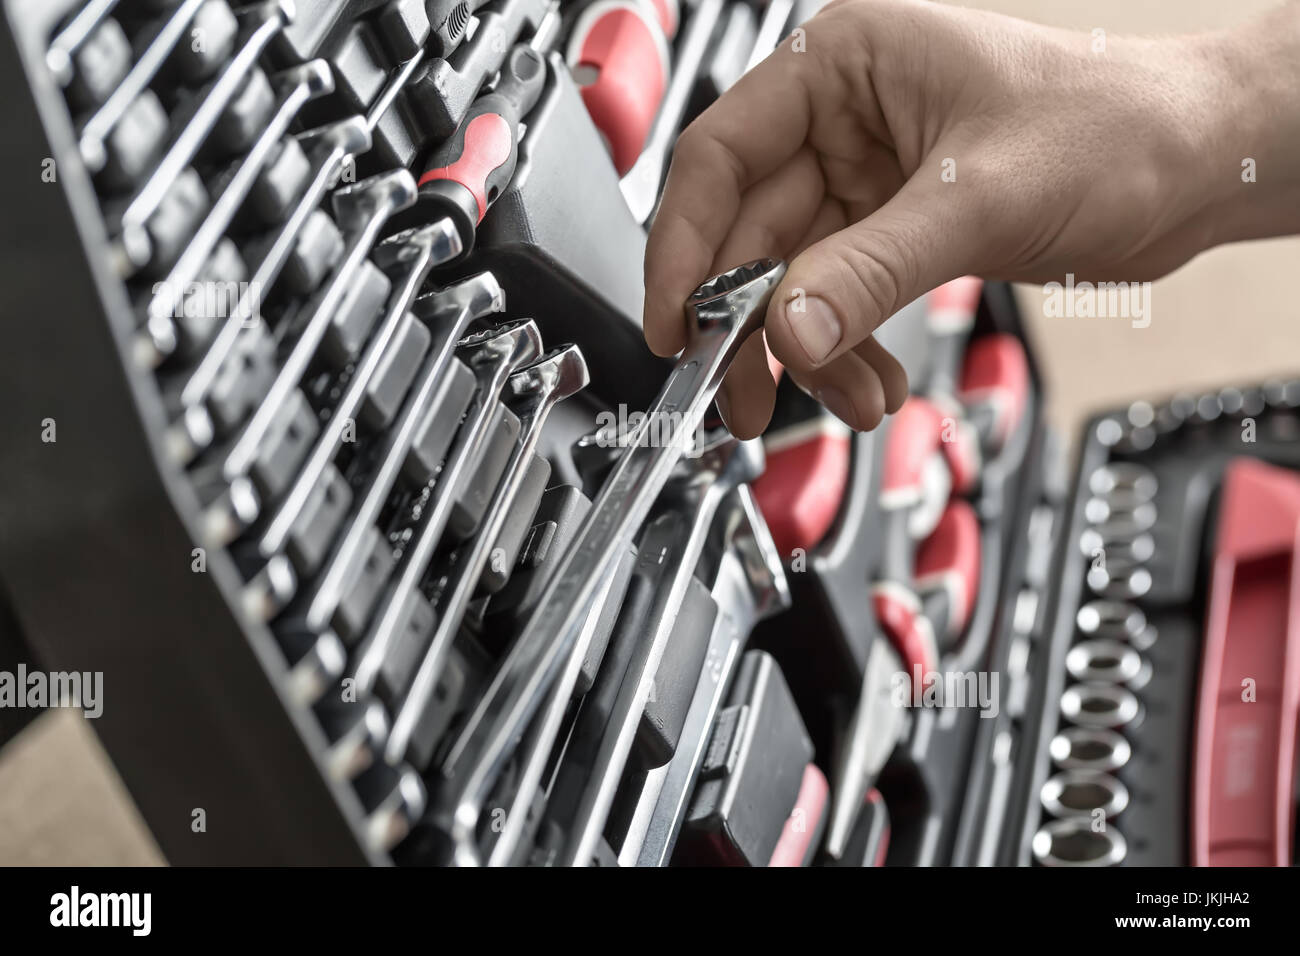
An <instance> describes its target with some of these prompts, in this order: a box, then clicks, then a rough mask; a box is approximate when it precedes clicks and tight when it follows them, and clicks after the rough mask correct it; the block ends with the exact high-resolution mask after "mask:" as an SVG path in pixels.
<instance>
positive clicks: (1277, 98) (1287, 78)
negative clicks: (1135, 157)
mask: <svg viewBox="0 0 1300 956" xmlns="http://www.w3.org/2000/svg"><path fill="white" fill-rule="evenodd" d="M1189 45H1190V48H1191V49H1192V51H1193V53H1194V55H1195V56H1197V57H1199V58H1201V59H1202V60H1203V62H1204V64H1205V69H1206V71H1207V73H1208V74H1209V75H1210V76H1212V77H1214V78H1215V79H1214V87H1213V89H1215V90H1217V93H1216V94H1215V95H1216V97H1217V100H1218V101H1217V102H1211V103H1207V104H1206V109H1207V110H1214V111H1215V112H1216V113H1217V115H1218V118H1219V125H1218V133H1217V136H1216V138H1215V141H1214V142H1212V143H1211V144H1210V147H1209V150H1208V153H1207V156H1206V157H1205V161H1204V162H1203V164H1202V168H1203V173H1204V177H1205V178H1204V181H1203V188H1204V189H1205V190H1206V195H1207V196H1208V197H1211V198H1210V201H1209V203H1208V205H1207V211H1206V217H1207V220H1208V222H1209V230H1208V231H1209V233H1210V235H1211V237H1212V241H1211V243H1210V244H1211V245H1217V244H1218V243H1223V242H1233V241H1236V240H1241V239H1259V238H1264V237H1268V236H1279V235H1288V234H1293V233H1296V232H1300V3H1295V2H1290V3H1286V4H1284V5H1283V6H1281V7H1279V8H1278V9H1276V10H1273V11H1270V12H1269V13H1268V14H1266V15H1265V16H1263V17H1260V18H1258V19H1256V20H1254V21H1252V22H1250V23H1248V24H1246V25H1244V26H1242V27H1239V28H1237V29H1234V30H1230V31H1224V32H1220V33H1212V34H1204V35H1201V36H1197V37H1192V38H1189Z"/></svg>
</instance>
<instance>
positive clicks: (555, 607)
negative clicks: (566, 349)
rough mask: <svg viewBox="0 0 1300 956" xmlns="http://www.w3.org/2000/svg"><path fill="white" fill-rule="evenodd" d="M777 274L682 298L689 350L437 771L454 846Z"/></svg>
mask: <svg viewBox="0 0 1300 956" xmlns="http://www.w3.org/2000/svg"><path fill="white" fill-rule="evenodd" d="M784 275H785V263H783V262H780V261H778V260H775V259H759V260H756V261H754V262H751V263H747V264H746V265H743V266H739V267H737V268H735V269H732V270H731V271H729V272H725V273H723V274H722V275H719V276H715V277H714V278H712V279H710V280H708V281H707V282H705V283H704V284H703V285H701V286H700V287H699V288H698V289H696V290H695V291H694V292H693V293H691V295H690V297H689V298H688V299H687V300H686V304H685V310H686V314H687V317H688V320H689V323H690V339H689V342H688V344H687V346H686V349H685V350H684V351H683V352H682V355H681V357H680V358H679V359H678V362H677V365H676V366H675V367H674V369H673V371H672V373H671V374H670V375H669V377H668V381H667V382H666V383H665V384H664V387H663V388H662V389H661V390H660V392H659V395H658V397H657V398H656V399H655V402H654V404H653V405H652V406H651V408H650V410H649V411H648V412H647V414H646V416H645V417H644V419H643V420H642V421H641V424H640V426H639V427H638V429H637V431H636V433H635V435H634V436H633V439H632V441H631V442H630V447H629V448H628V449H627V451H626V452H625V453H624V454H623V456H622V457H621V458H620V459H619V461H618V464H616V465H615V466H614V469H613V471H611V472H610V475H609V478H608V479H607V480H606V481H605V483H604V485H603V486H602V488H601V490H600V493H599V494H598V495H597V496H596V500H595V501H594V502H593V503H592V507H591V511H590V512H588V514H587V517H586V519H585V520H584V521H583V523H582V527H581V528H580V529H579V530H578V534H577V537H576V538H575V539H574V541H573V543H572V544H571V546H570V548H569V550H568V551H567V552H566V553H565V555H564V557H563V559H562V560H561V562H560V564H559V566H558V567H557V568H556V571H555V574H554V576H553V577H552V578H551V580H550V582H549V583H548V584H547V586H546V589H545V590H544V591H543V593H542V596H541V599H540V600H539V601H538V604H537V608H536V609H535V610H534V611H533V614H532V616H531V618H530V619H529V621H528V624H527V625H526V626H525V628H524V631H523V633H522V634H521V636H520V639H519V640H517V641H516V642H515V644H514V646H513V647H512V648H511V650H510V652H509V654H508V655H507V656H506V659H505V660H504V661H503V662H502V663H501V666H500V668H499V669H498V671H497V674H496V676H495V677H494V678H493V680H492V683H491V685H489V687H488V688H487V691H486V692H485V693H484V695H483V698H482V699H481V700H480V702H479V704H478V706H477V707H476V708H475V710H474V711H473V713H471V714H470V716H469V719H468V721H467V722H466V725H465V729H464V732H463V734H462V736H461V737H460V739H459V740H458V741H457V745H456V746H455V747H454V748H453V749H452V750H451V751H450V752H449V753H448V755H447V759H446V761H445V762H444V764H443V772H444V774H446V776H447V777H448V778H449V786H447V787H446V788H445V792H444V794H443V798H442V801H441V802H440V805H439V810H438V811H437V812H438V813H439V814H440V815H441V816H442V819H441V821H440V822H441V823H442V824H443V825H445V826H446V827H448V829H449V830H450V831H452V835H453V839H454V842H455V843H457V844H458V845H462V846H468V845H471V844H472V842H473V827H474V825H475V822H476V821H477V820H478V817H479V813H480V811H481V808H482V806H483V802H484V801H485V800H486V799H487V797H488V796H489V794H490V791H491V788H492V784H493V781H494V780H495V779H496V777H497V776H498V775H499V774H500V772H501V770H502V768H503V767H504V766H505V763H506V761H507V759H508V758H509V755H510V750H511V748H512V747H513V745H514V743H515V742H516V741H518V740H519V739H520V738H521V737H522V736H523V734H524V731H525V730H526V729H527V727H528V725H529V723H530V722H531V721H532V719H533V717H534V716H535V715H536V713H537V711H538V709H539V708H540V707H541V705H542V702H543V701H544V700H545V697H546V690H547V688H548V687H549V686H550V685H551V683H552V681H554V680H555V678H556V676H557V675H558V673H559V671H560V668H561V667H562V666H563V663H564V661H565V660H566V659H567V658H568V655H569V653H570V652H571V651H572V649H573V645H574V644H575V643H576V642H577V640H578V636H579V633H580V631H581V626H582V622H583V620H584V619H585V618H586V616H587V614H588V612H589V609H590V606H591V604H592V602H593V600H594V599H595V598H596V595H597V591H598V590H599V589H600V586H601V584H602V579H603V577H604V574H605V571H606V569H608V568H609V567H611V566H612V565H613V562H615V561H617V560H619V559H620V558H621V557H622V555H623V552H624V551H626V550H627V548H628V547H629V546H630V545H631V543H632V536H633V535H634V534H635V532H636V530H637V528H639V527H640V526H641V524H642V522H644V521H645V519H646V516H647V515H648V514H649V512H650V508H651V506H652V505H653V504H654V502H655V499H656V498H657V497H658V496H659V492H660V491H661V490H662V488H663V486H664V484H665V482H666V481H667V480H668V477H669V475H670V474H671V473H672V471H673V468H674V466H675V465H676V464H677V460H678V459H679V458H680V457H681V455H682V453H683V451H684V450H685V448H686V445H687V442H688V441H689V440H690V439H691V436H692V435H693V434H694V433H695V432H696V430H697V429H698V428H699V426H700V423H701V422H702V421H703V419H704V414H705V412H706V411H707V410H708V407H709V404H710V403H711V402H712V401H713V396H714V395H715V394H716V393H717V390H718V388H719V386H720V385H721V384H722V379H723V376H725V375H726V373H727V369H728V368H730V366H731V363H732V361H733V360H734V359H735V357H736V354H737V353H738V352H739V351H740V347H741V346H742V345H743V344H744V343H745V341H746V340H747V339H748V338H749V336H750V335H752V334H753V333H754V332H756V331H758V329H759V328H761V327H762V325H763V318H764V316H765V314H766V311H767V304H768V302H769V301H770V300H771V297H772V292H773V291H774V290H775V288H776V285H777V283H778V282H780V281H781V278H782V277H783V276H784ZM665 422H671V427H665V426H664V424H663V423H665ZM652 428H655V429H657V431H658V433H659V438H660V440H659V441H658V442H657V443H655V444H654V445H651V444H649V443H647V442H645V441H644V440H643V439H645V438H646V437H647V436H648V435H649V434H650V430H651V429H652Z"/></svg>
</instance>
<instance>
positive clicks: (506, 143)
mask: <svg viewBox="0 0 1300 956" xmlns="http://www.w3.org/2000/svg"><path fill="white" fill-rule="evenodd" d="M545 81H546V62H545V61H544V60H543V59H542V56H541V54H540V53H538V52H537V51H536V50H534V49H532V48H531V47H529V46H528V45H527V44H519V45H517V46H515V47H514V49H512V50H511V51H510V55H509V56H507V57H506V61H505V63H503V64H502V66H501V78H500V80H499V81H498V82H497V85H496V88H495V89H493V90H492V92H491V93H487V94H484V95H483V96H480V97H479V98H478V99H477V100H475V101H474V104H473V105H472V106H471V107H470V109H469V112H468V113H467V114H466V115H465V119H464V120H463V121H462V122H461V124H460V126H459V127H458V128H457V130H456V132H455V133H454V134H452V136H451V138H450V139H448V140H447V141H446V142H445V143H443V144H441V145H440V146H439V147H438V148H437V149H436V150H434V152H433V154H432V155H431V156H430V157H429V158H428V160H427V161H426V163H425V173H424V175H422V176H421V177H420V181H419V187H420V188H419V198H418V200H417V207H419V208H420V211H421V213H422V218H424V219H425V220H426V221H429V220H431V219H432V218H433V217H435V216H439V215H441V216H446V217H448V218H450V219H451V221H452V223H453V225H455V227H456V231H457V232H459V233H460V236H461V239H462V241H463V246H464V248H465V249H469V248H470V247H471V246H472V245H473V242H474V233H475V231H476V230H477V228H478V224H479V223H480V222H482V221H483V217H484V216H485V215H487V211H488V208H489V207H490V206H491V205H492V203H493V202H494V201H495V200H496V198H497V197H498V196H499V195H500V194H501V193H503V192H505V190H506V187H507V186H509V184H510V177H511V176H513V175H514V172H515V163H516V162H517V160H518V158H519V123H520V120H522V119H523V117H524V116H525V115H526V114H527V113H528V111H529V110H530V109H532V108H533V106H534V105H536V103H537V100H538V98H539V97H540V96H541V93H542V86H543V85H544V83H545Z"/></svg>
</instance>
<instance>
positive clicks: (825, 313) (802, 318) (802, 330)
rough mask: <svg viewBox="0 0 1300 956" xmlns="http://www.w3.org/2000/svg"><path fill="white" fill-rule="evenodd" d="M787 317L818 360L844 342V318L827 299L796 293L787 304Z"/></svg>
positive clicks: (798, 338) (800, 339)
mask: <svg viewBox="0 0 1300 956" xmlns="http://www.w3.org/2000/svg"><path fill="white" fill-rule="evenodd" d="M785 320H786V321H787V322H789V323H790V330H791V331H792V332H794V337H795V339H796V340H797V341H798V342H799V345H800V346H802V347H803V350H804V352H805V353H807V355H808V359H809V361H811V362H813V363H814V364H817V365H820V364H821V363H822V362H824V361H826V357H827V356H828V355H830V354H831V352H833V351H835V346H837V345H839V344H840V320H839V319H838V318H837V317H836V315H835V310H834V309H832V308H831V307H830V305H828V304H827V302H826V300H825V299H819V298H817V297H816V296H812V295H809V296H803V295H796V296H795V297H794V298H792V299H791V300H790V301H789V302H787V303H786V304H785Z"/></svg>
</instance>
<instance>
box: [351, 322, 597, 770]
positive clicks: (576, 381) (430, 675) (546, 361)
mask: <svg viewBox="0 0 1300 956" xmlns="http://www.w3.org/2000/svg"><path fill="white" fill-rule="evenodd" d="M587 381H588V377H587V363H586V361H585V360H584V359H583V357H582V352H581V351H580V350H579V349H578V347H577V346H576V345H568V346H565V347H563V348H560V349H557V350H555V351H554V352H551V353H550V354H548V355H546V356H544V357H543V358H542V359H541V360H539V361H537V362H534V363H533V364H532V365H529V366H527V367H525V368H523V369H521V370H519V371H518V372H515V373H514V374H513V375H512V376H510V378H509V380H508V382H507V389H508V391H509V393H510V397H511V399H513V400H514V401H513V402H512V403H511V404H512V407H513V408H515V410H516V411H517V412H518V414H519V418H520V421H521V422H522V427H521V429H520V435H521V440H520V441H519V442H518V444H517V445H516V446H515V449H514V451H513V452H511V456H510V460H509V461H508V462H507V464H506V468H505V473H504V476H503V477H502V479H501V483H500V485H499V486H498V487H497V489H496V491H495V493H494V494H493V496H492V500H491V502H490V503H489V504H488V506H487V509H486V511H487V515H488V518H487V520H486V523H485V524H484V526H483V527H482V528H481V529H479V531H478V532H477V533H476V537H475V539H474V543H473V544H472V545H470V546H469V548H468V549H467V553H466V554H464V555H463V556H462V557H461V559H460V560H459V561H458V562H457V564H456V566H455V568H454V570H453V571H452V572H451V581H450V583H449V587H448V596H447V598H446V600H445V601H443V602H442V607H441V608H440V611H439V613H440V620H439V622H438V626H437V628H436V630H435V631H434V634H433V638H432V640H431V641H430V642H429V644H428V646H427V647H426V648H425V651H424V654H423V658H422V660H421V663H420V667H419V670H418V671H417V672H416V675H415V679H414V681H413V682H412V685H411V687H410V688H409V689H408V690H407V693H406V697H405V699H404V700H403V702H402V705H401V707H400V708H399V709H398V711H397V714H396V716H395V717H394V718H393V730H392V732H391V733H390V734H389V737H388V751H387V756H388V759H389V761H390V762H393V763H395V762H397V761H398V760H400V759H403V758H404V757H405V756H406V754H407V751H408V749H414V750H416V751H418V750H419V749H420V748H419V747H412V741H411V737H412V734H413V733H414V732H415V728H416V725H417V724H418V723H419V721H420V718H421V717H422V716H423V714H424V711H425V708H427V707H428V706H429V704H430V703H431V702H432V700H433V698H434V691H435V689H436V687H437V683H438V678H439V677H441V675H442V669H443V664H444V662H445V661H446V657H447V654H448V653H450V651H451V645H452V641H453V640H454V639H455V637H456V633H457V631H458V630H459V629H460V625H461V619H462V618H463V617H464V614H465V609H466V608H467V607H468V606H469V602H470V599H471V598H473V596H474V592H475V590H476V589H477V587H478V583H479V579H480V578H481V577H482V576H483V569H484V567H486V566H487V562H488V560H489V558H490V557H491V553H492V549H493V548H494V547H496V543H497V538H498V537H500V535H501V529H502V528H503V527H504V526H505V523H506V518H507V517H508V515H509V513H510V506H511V504H512V503H513V502H514V500H515V497H516V496H517V495H518V493H519V489H520V487H522V485H523V483H524V478H525V476H526V474H527V471H528V465H529V462H530V460H531V459H532V455H533V451H534V450H535V449H536V447H537V442H538V440H539V439H540V438H541V432H542V426H543V425H544V424H545V423H546V418H547V416H548V415H549V414H550V411H551V409H552V408H554V407H555V405H556V403H557V402H560V401H563V400H564V399H566V398H568V397H569V396H571V395H573V394H574V393H576V392H578V391H580V390H581V389H583V388H585V387H586V385H587ZM376 646H385V642H380V643H379V644H377V645H376ZM381 663H382V662H381V661H380V660H378V659H373V660H372V659H369V658H367V657H366V656H365V655H364V654H363V655H362V658H361V661H360V663H359V664H358V667H357V679H358V681H359V682H361V683H362V684H370V683H372V682H373V681H374V672H375V670H376V669H377V668H378V667H379V666H380V664H381ZM430 756H432V755H431V754H419V755H418V757H417V760H416V762H417V763H420V764H423V763H426V762H427V758H428V757H430Z"/></svg>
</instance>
